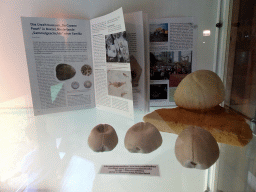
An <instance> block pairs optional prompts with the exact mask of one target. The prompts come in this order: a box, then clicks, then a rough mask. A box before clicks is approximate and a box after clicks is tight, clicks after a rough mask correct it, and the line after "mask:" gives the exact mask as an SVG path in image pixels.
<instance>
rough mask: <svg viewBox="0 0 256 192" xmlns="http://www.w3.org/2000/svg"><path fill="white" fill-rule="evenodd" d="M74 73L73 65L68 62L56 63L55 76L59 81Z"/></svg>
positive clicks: (70, 76)
mask: <svg viewBox="0 0 256 192" xmlns="http://www.w3.org/2000/svg"><path fill="white" fill-rule="evenodd" d="M75 74H76V70H75V68H74V67H72V66H71V65H68V64H58V65H57V66H56V77H57V79H58V80H60V81H64V80H67V79H71V78H72V77H74V76H75Z"/></svg>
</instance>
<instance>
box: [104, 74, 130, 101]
mask: <svg viewBox="0 0 256 192" xmlns="http://www.w3.org/2000/svg"><path fill="white" fill-rule="evenodd" d="M107 81H108V94H109V95H112V96H116V97H122V98H125V99H130V100H132V83H131V72H130V71H120V70H108V72H107Z"/></svg>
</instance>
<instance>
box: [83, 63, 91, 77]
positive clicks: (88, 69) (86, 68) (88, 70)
mask: <svg viewBox="0 0 256 192" xmlns="http://www.w3.org/2000/svg"><path fill="white" fill-rule="evenodd" d="M81 73H82V74H83V75H85V76H90V75H91V74H92V67H91V66H90V65H83V66H82V67H81Z"/></svg>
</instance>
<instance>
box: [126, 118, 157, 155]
mask: <svg viewBox="0 0 256 192" xmlns="http://www.w3.org/2000/svg"><path fill="white" fill-rule="evenodd" d="M124 144H125V148H126V149H127V150H128V151H130V152H131V153H151V152H152V151H154V150H156V149H157V148H159V147H160V146H161V145H162V136H161V134H160V132H159V131H158V129H157V128H156V127H155V126H154V125H152V124H151V123H144V122H139V123H136V124H135V125H133V126H132V127H131V128H130V129H128V131H127V132H126V135H125V139H124Z"/></svg>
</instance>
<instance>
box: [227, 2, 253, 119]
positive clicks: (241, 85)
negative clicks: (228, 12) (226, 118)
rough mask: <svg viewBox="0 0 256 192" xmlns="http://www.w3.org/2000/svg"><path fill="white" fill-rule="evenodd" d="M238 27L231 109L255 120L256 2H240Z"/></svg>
mask: <svg viewBox="0 0 256 192" xmlns="http://www.w3.org/2000/svg"><path fill="white" fill-rule="evenodd" d="M234 24H235V23H234ZM234 24H233V25H234ZM236 26H237V35H236V49H235V53H234V54H235V60H234V68H233V81H232V88H231V96H230V107H232V108H233V109H235V110H237V111H239V112H241V113H242V114H244V115H245V116H247V117H249V118H254V117H255V109H256V91H255V90H256V47H255V43H256V35H255V32H256V5H255V1H254V0H245V1H240V11H239V17H238V23H236Z"/></svg>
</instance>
